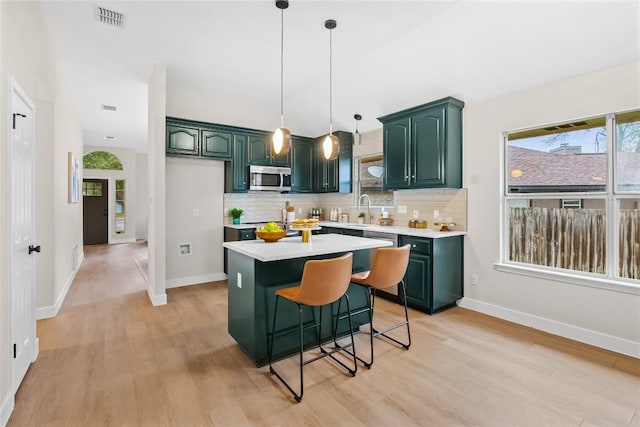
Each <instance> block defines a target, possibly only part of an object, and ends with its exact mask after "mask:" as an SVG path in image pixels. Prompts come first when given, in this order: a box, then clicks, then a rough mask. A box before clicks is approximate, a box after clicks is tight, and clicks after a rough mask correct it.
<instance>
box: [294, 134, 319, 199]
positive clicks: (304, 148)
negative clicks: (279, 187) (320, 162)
mask: <svg viewBox="0 0 640 427" xmlns="http://www.w3.org/2000/svg"><path fill="white" fill-rule="evenodd" d="M313 149H314V144H313V139H310V138H303V137H297V136H294V137H293V138H292V141H291V192H292V193H311V192H312V191H313V168H312V164H313V163H312V162H313Z"/></svg>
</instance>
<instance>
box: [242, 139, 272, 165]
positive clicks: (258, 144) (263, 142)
mask: <svg viewBox="0 0 640 427" xmlns="http://www.w3.org/2000/svg"><path fill="white" fill-rule="evenodd" d="M247 147H248V150H249V158H248V163H249V164H250V165H263V166H268V165H270V164H271V147H270V146H269V140H268V138H267V135H249V136H248V137H247Z"/></svg>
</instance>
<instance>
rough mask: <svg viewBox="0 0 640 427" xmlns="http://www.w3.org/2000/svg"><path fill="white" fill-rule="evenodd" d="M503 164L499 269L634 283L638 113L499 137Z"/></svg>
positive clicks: (638, 246)
mask: <svg viewBox="0 0 640 427" xmlns="http://www.w3.org/2000/svg"><path fill="white" fill-rule="evenodd" d="M613 147H615V149H614V148H613ZM504 158H505V159H506V160H505V180H504V182H505V189H504V202H505V203H504V206H505V213H504V216H503V217H504V224H503V225H504V230H505V233H504V235H505V242H504V243H503V244H504V247H503V251H502V253H503V257H502V258H503V261H504V262H505V263H507V264H509V263H522V264H528V265H529V266H530V267H531V266H532V265H533V266H536V268H540V269H541V270H555V269H561V270H568V272H578V273H580V274H586V275H587V276H589V275H592V276H593V277H595V278H598V277H599V278H608V279H623V280H629V279H630V281H631V283H632V284H634V285H638V284H640V282H637V281H638V280H639V279H640V271H639V264H640V209H639V204H640V203H639V202H640V198H639V195H640V111H632V112H626V113H621V114H610V115H607V116H606V117H605V116H601V117H595V118H590V119H584V120H578V121H574V122H571V123H561V124H555V125H549V126H544V127H540V128H535V129H528V130H522V131H516V132H507V133H505V156H504Z"/></svg>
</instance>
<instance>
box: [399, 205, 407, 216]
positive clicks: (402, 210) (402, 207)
mask: <svg viewBox="0 0 640 427" xmlns="http://www.w3.org/2000/svg"><path fill="white" fill-rule="evenodd" d="M398 213H399V214H401V213H407V205H398Z"/></svg>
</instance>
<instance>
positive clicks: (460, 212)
mask: <svg viewBox="0 0 640 427" xmlns="http://www.w3.org/2000/svg"><path fill="white" fill-rule="evenodd" d="M287 201H289V203H290V204H291V205H293V206H294V207H295V209H296V218H306V217H307V216H308V215H309V211H310V209H311V208H313V207H321V208H322V209H323V210H324V213H325V219H326V220H329V212H330V211H331V209H332V208H335V209H337V208H340V209H341V210H342V213H346V214H349V221H350V222H356V220H357V217H358V213H359V212H366V210H367V209H366V205H365V206H362V207H361V209H358V208H357V207H356V206H355V204H356V201H355V200H354V196H353V194H338V193H328V194H279V193H266V192H262V193H260V192H257V193H227V194H225V195H224V210H225V223H227V224H228V223H231V218H230V217H229V216H228V212H229V209H231V208H240V209H243V210H244V211H245V214H244V215H243V216H242V222H243V223H248V222H261V221H268V220H280V219H281V218H282V208H283V207H284V206H285V202H287ZM399 205H404V206H406V207H407V213H406V214H404V213H403V214H400V213H398V209H397V207H398V206H399ZM300 209H302V213H301V214H300V213H299V210H300ZM385 210H387V211H388V212H389V217H390V218H392V219H393V220H394V225H407V224H408V222H409V220H410V219H412V218H413V211H414V210H418V212H419V219H424V220H426V221H427V226H428V227H429V228H433V222H434V219H433V211H434V210H439V211H440V216H445V217H451V218H452V221H453V222H454V223H455V224H456V225H455V227H453V229H454V230H462V231H464V230H466V229H467V189H466V188H462V189H442V190H431V189H429V190H427V189H424V190H401V191H396V192H395V207H393V208H385ZM381 211H382V209H381V208H376V207H374V208H371V213H372V216H373V221H374V222H376V223H377V221H378V218H379V217H380V212H381Z"/></svg>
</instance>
